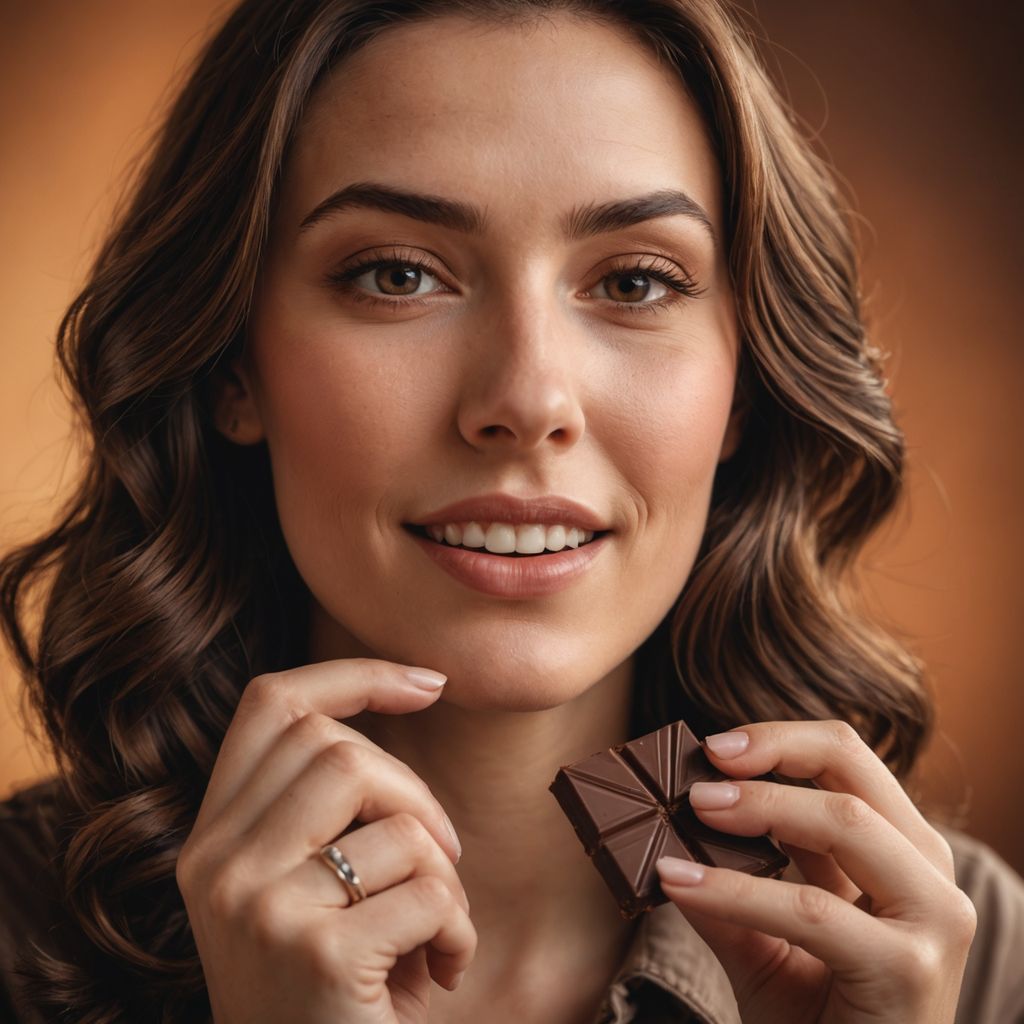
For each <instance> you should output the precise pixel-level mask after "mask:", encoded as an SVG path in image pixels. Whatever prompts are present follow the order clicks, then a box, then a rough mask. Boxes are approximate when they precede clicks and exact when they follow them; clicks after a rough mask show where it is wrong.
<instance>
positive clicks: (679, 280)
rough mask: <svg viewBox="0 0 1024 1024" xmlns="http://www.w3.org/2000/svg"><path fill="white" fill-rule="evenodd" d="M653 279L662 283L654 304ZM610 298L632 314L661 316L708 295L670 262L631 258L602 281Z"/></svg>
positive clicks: (657, 290) (656, 258)
mask: <svg viewBox="0 0 1024 1024" xmlns="http://www.w3.org/2000/svg"><path fill="white" fill-rule="evenodd" d="M647 279H652V280H654V281H656V282H657V283H658V286H659V287H658V288H657V289H655V297H654V299H651V300H650V301H647V300H648V299H649V296H650V294H651V285H650V283H649V280H647ZM598 286H599V288H600V289H601V290H603V291H604V292H605V294H606V296H607V297H608V298H609V299H610V300H611V301H612V302H614V303H615V304H616V306H618V307H619V308H620V309H623V310H625V311H626V312H629V313H657V312H660V311H661V310H663V309H666V308H668V307H670V306H674V305H676V304H677V303H679V302H681V301H683V299H684V298H691V299H692V298H697V297H698V296H700V295H702V294H703V293H704V289H703V288H701V287H700V286H699V285H698V284H697V282H696V281H695V280H694V279H693V278H692V277H690V276H689V275H688V274H684V273H682V272H680V270H679V268H678V267H676V266H675V265H673V264H672V263H670V262H669V261H668V260H662V259H660V258H659V257H650V256H647V257H643V259H642V260H640V261H638V260H637V258H636V257H630V258H629V259H627V260H625V261H624V262H620V263H618V264H617V265H616V266H613V267H612V269H611V271H610V272H609V273H606V274H605V275H604V276H603V277H602V278H601V280H600V281H599V282H598Z"/></svg>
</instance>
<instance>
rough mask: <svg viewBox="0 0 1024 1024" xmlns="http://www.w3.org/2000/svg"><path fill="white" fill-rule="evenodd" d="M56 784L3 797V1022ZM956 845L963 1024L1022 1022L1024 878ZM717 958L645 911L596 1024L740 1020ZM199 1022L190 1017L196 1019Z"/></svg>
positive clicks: (42, 886) (33, 933)
mask: <svg viewBox="0 0 1024 1024" xmlns="http://www.w3.org/2000/svg"><path fill="white" fill-rule="evenodd" d="M56 792H57V790H56V782H55V780H47V781H44V782H41V783H37V784H36V785H34V786H31V787H29V788H27V789H24V790H21V791H20V792H18V793H16V794H15V795H14V796H13V797H12V798H11V799H9V800H7V801H6V802H3V803H0V1022H3V1024H7V1022H10V1024H43V1022H44V1018H43V1017H42V1016H41V1015H40V1014H39V1013H38V1012H37V1011H35V1010H33V1009H32V1008H31V1007H30V1006H27V1005H26V1004H25V1000H24V999H23V997H22V995H21V992H20V984H19V979H18V977H17V976H16V975H15V974H14V972H13V966H14V962H15V959H16V957H17V955H18V953H19V952H20V950H21V949H23V948H24V947H25V946H26V945H27V944H28V942H29V941H31V940H35V941H36V942H38V943H39V944H40V945H41V946H43V948H47V937H48V935H49V934H50V931H51V929H52V928H53V927H54V925H55V923H56V922H57V920H58V918H59V913H60V911H59V907H58V904H57V895H56V894H57V888H56V882H55V878H54V874H53V870H52V863H53V854H54V850H55V847H56V832H55V828H56V824H57V823H56V820H55V816H56V807H57V803H56ZM936 828H938V829H939V831H940V832H942V833H943V835H945V837H946V839H947V840H948V841H949V843H950V846H951V847H952V849H953V856H954V860H955V864H956V880H957V884H958V885H959V886H960V888H961V889H963V890H964V892H966V893H967V895H968V896H969V897H970V898H971V900H972V901H973V902H974V905H975V907H976V908H977V911H978V929H977V932H976V934H975V939H974V942H973V944H972V946H971V952H970V956H969V959H968V962H967V968H966V971H965V974H964V982H963V987H962V989H961V994H960V1004H959V1007H958V1010H957V1016H956V1024H1024V880H1022V879H1021V877H1020V876H1019V875H1018V874H1017V873H1016V872H1015V871H1014V870H1013V869H1012V868H1011V867H1010V866H1009V865H1008V864H1006V862H1005V861H1003V860H1002V859H1001V858H1000V857H999V856H998V855H997V854H996V853H995V852H994V851H993V850H992V849H990V848H989V847H988V846H986V845H985V844H984V843H981V842H979V841H978V840H976V839H973V838H971V837H970V836H968V835H965V834H964V833H963V832H959V831H956V830H954V829H949V828H946V827H944V826H942V825H936ZM739 1022H740V1016H739V1011H738V1009H737V1006H736V1000H735V998H734V997H733V994H732V987H731V986H730V984H729V980H728V978H727V976H726V974H725V971H724V970H723V969H722V967H721V965H720V964H719V962H718V960H717V958H716V957H715V956H714V954H713V953H712V952H711V950H710V949H709V948H708V946H707V945H706V944H705V943H704V941H703V940H702V939H701V938H700V936H699V935H698V934H697V933H696V932H695V931H694V930H693V928H691V927H690V925H689V924H688V923H687V921H686V918H684V917H683V915H682V914H681V913H680V912H679V911H678V910H677V909H676V907H675V906H674V905H673V904H671V903H665V904H662V905H661V906H659V907H655V908H654V909H653V910H651V911H650V912H648V913H646V914H644V915H643V916H642V917H641V919H640V921H639V924H638V926H637V930H636V932H635V933H634V935H633V938H632V941H631V944H630V946H629V949H628V951H627V953H626V956H625V959H624V961H623V963H622V966H621V968H620V969H619V971H618V973H617V974H616V976H615V978H614V979H613V981H612V983H611V985H610V986H609V989H608V992H607V994H606V996H605V999H604V1001H603V1004H602V1006H601V1008H600V1010H599V1012H598V1014H597V1017H596V1018H595V1021H594V1024H739ZM190 1024H191V1022H190Z"/></svg>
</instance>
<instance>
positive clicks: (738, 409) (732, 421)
mask: <svg viewBox="0 0 1024 1024" xmlns="http://www.w3.org/2000/svg"><path fill="white" fill-rule="evenodd" d="M749 412H750V401H749V399H748V398H747V396H746V394H745V393H744V389H743V387H742V384H741V383H740V382H737V385H736V392H735V395H734V396H733V401H732V411H731V412H730V413H729V422H728V423H727V424H726V426H725V436H724V437H723V438H722V450H721V451H720V452H719V454H718V461H719V462H720V463H721V462H726V461H728V460H729V459H731V458H732V457H733V455H735V454H736V449H737V448H739V446H740V441H741V440H742V439H743V429H744V427H745V426H746V424H747V414H748V413H749Z"/></svg>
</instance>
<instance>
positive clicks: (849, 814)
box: [825, 793, 875, 833]
mask: <svg viewBox="0 0 1024 1024" xmlns="http://www.w3.org/2000/svg"><path fill="white" fill-rule="evenodd" d="M825 805H826V807H827V809H828V813H829V815H830V816H831V817H832V819H833V821H835V823H836V824H837V825H838V826H839V828H840V829H842V830H843V831H846V832H854V833H862V832H866V831H868V830H870V829H871V828H872V826H873V825H874V822H875V812H874V811H873V810H872V809H871V807H870V806H869V805H868V804H866V803H865V802H864V801H863V800H861V798H860V797H859V796H853V795H852V794H851V793H831V794H829V795H828V796H827V797H826V800H825Z"/></svg>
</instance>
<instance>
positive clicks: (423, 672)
mask: <svg viewBox="0 0 1024 1024" xmlns="http://www.w3.org/2000/svg"><path fill="white" fill-rule="evenodd" d="M405 677H406V679H408V680H409V681H410V682H411V683H415V684H416V685H417V686H418V687H419V688H420V689H421V690H430V691H431V692H433V691H435V690H440V689H441V687H442V686H444V684H445V683H446V682H448V677H447V676H445V675H442V674H441V673H440V672H434V671H433V670H432V669H429V668H407V669H406V670H405Z"/></svg>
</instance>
